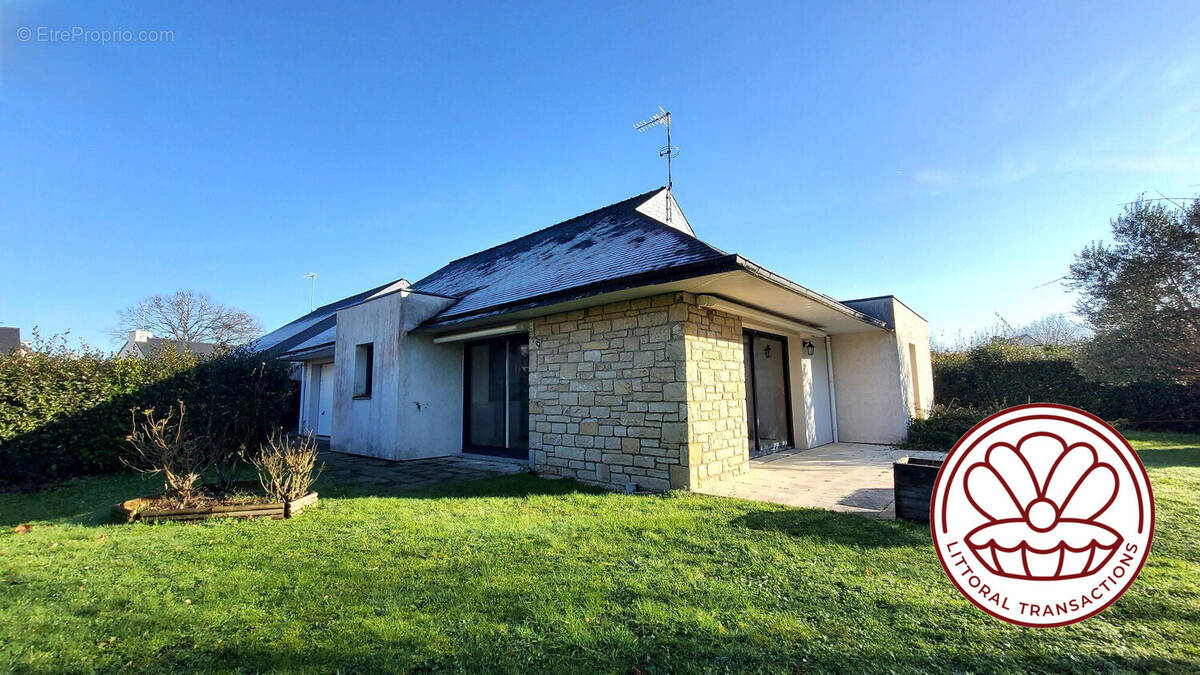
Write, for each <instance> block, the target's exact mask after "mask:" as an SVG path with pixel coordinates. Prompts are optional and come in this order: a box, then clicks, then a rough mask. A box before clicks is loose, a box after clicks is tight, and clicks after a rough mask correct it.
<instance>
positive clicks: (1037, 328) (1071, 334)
mask: <svg viewBox="0 0 1200 675" xmlns="http://www.w3.org/2000/svg"><path fill="white" fill-rule="evenodd" d="M1018 332H1019V333H1022V334H1025V335H1028V336H1029V337H1031V338H1033V339H1034V340H1035V341H1036V342H1038V343H1040V344H1043V345H1051V346H1055V347H1070V346H1072V345H1077V344H1079V343H1081V342H1083V341H1084V340H1086V339H1088V337H1090V335H1091V331H1089V330H1088V329H1087V327H1086V326H1084V325H1083V324H1081V323H1079V322H1078V321H1075V320H1073V319H1072V318H1071V317H1070V316H1068V315H1066V314H1047V315H1045V316H1043V317H1042V318H1040V319H1036V320H1034V321H1031V322H1029V323H1027V324H1025V325H1024V326H1021V327H1020V328H1019V329H1018Z"/></svg>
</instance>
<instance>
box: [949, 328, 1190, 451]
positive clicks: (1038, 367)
mask: <svg viewBox="0 0 1200 675" xmlns="http://www.w3.org/2000/svg"><path fill="white" fill-rule="evenodd" d="M1071 356H1072V355H1071V353H1070V352H1069V351H1066V350H1062V349H1044V348H1038V347H1022V346H1020V345H1009V344H989V345H984V346H982V347H976V348H975V349H971V350H968V351H965V352H953V353H940V354H936V355H935V356H934V360H933V391H934V395H935V396H936V397H937V400H938V402H940V403H942V404H946V405H954V406H965V407H973V408H990V407H994V406H997V405H1017V404H1020V403H1039V402H1051V403H1063V404H1066V405H1071V406H1075V407H1076V408H1082V409H1084V410H1087V411H1088V412H1091V413H1093V414H1095V415H1097V416H1099V417H1102V418H1104V419H1106V420H1112V421H1116V422H1119V423H1120V424H1121V425H1122V426H1126V427H1129V428H1137V429H1156V430H1165V431H1198V430H1200V386H1198V385H1184V384H1178V383H1174V382H1133V383H1129V384H1111V383H1106V382H1096V381H1092V380H1088V379H1087V378H1085V377H1084V376H1083V375H1082V374H1080V372H1079V370H1078V369H1077V368H1076V367H1075V362H1074V361H1073V360H1072V358H1071Z"/></svg>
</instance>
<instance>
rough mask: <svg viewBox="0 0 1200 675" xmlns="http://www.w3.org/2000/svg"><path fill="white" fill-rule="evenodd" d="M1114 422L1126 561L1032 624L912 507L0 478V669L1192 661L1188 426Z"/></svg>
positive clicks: (1195, 610) (490, 485)
mask: <svg viewBox="0 0 1200 675" xmlns="http://www.w3.org/2000/svg"><path fill="white" fill-rule="evenodd" d="M1130 439H1131V441H1132V443H1133V445H1134V447H1135V449H1136V450H1137V451H1138V452H1139V454H1140V456H1141V458H1142V460H1143V462H1144V463H1145V464H1146V465H1147V467H1148V469H1149V472H1150V478H1151V482H1152V485H1153V487H1154V490H1155V497H1156V501H1157V504H1158V527H1157V534H1156V537H1155V541H1154V545H1153V548H1152V552H1151V554H1150V558H1149V561H1148V563H1147V565H1146V567H1145V569H1144V570H1143V572H1142V574H1141V576H1140V578H1139V579H1138V580H1137V582H1136V583H1134V585H1133V586H1132V587H1131V588H1130V590H1129V591H1128V592H1127V593H1126V594H1125V595H1124V596H1123V597H1122V598H1121V599H1119V600H1118V601H1117V602H1116V603H1115V604H1114V605H1113V606H1111V607H1109V608H1108V609H1107V610H1105V611H1104V612H1103V613H1101V614H1100V615H1098V616H1097V617H1095V618H1093V619H1089V620H1088V621H1085V622H1083V623H1082V624H1077V625H1074V626H1069V627H1065V628H1055V629H1049V630H1032V629H1024V628H1018V627H1016V626H1012V625H1009V624H1005V623H1002V622H1000V621H998V620H996V619H993V618H991V617H989V616H987V615H985V614H983V613H982V612H979V611H978V610H976V609H975V608H974V607H972V606H971V605H970V604H969V603H968V602H967V601H966V600H965V599H964V598H963V597H962V596H961V595H959V594H958V592H957V591H955V590H954V588H953V587H952V586H951V585H950V582H949V580H948V579H947V578H946V576H945V575H944V573H943V572H942V570H941V568H940V566H939V564H938V562H937V559H936V557H935V555H934V553H933V550H932V548H931V547H930V544H929V530H928V528H926V527H923V526H920V525H914V524H911V523H906V522H903V521H885V520H880V519H872V518H863V517H860V516H855V515H847V514H837V513H831V512H826V511H819V510H812V509H795V508H788V507H782V506H776V505H771V504H765V503H756V502H746V501H740V500H734V499H723V498H715V497H705V496H700V495H691V494H686V493H671V494H667V495H664V496H656V497H646V496H629V495H619V494H609V493H603V492H599V491H596V490H593V489H590V488H587V487H584V486H581V485H578V484H575V483H571V482H565V481H547V480H540V479H537V478H534V477H531V476H527V475H517V476H507V477H501V478H494V479H488V480H484V481H479V482H475V483H467V484H460V485H457V486H452V487H448V488H445V489H442V490H437V491H430V492H418V493H409V494H382V493H378V492H375V491H373V489H372V488H371V487H370V486H363V485H353V484H339V483H337V482H335V481H333V480H332V479H331V478H330V477H328V476H323V477H322V478H320V479H319V481H318V484H317V486H316V487H317V490H318V491H319V492H320V493H321V504H320V507H319V508H317V509H314V510H311V511H307V512H305V513H304V515H303V516H302V517H300V518H294V519H290V520H269V519H259V520H254V521H246V520H232V519H218V520H207V521H204V522H201V523H163V524H159V525H135V526H129V525H120V524H114V523H113V521H112V520H111V515H110V513H109V510H108V508H107V506H106V505H108V504H112V503H114V502H116V501H118V500H120V499H122V498H124V497H125V496H126V495H129V494H142V493H145V492H146V491H147V489H149V488H150V487H151V486H152V485H153V484H154V479H150V478H147V477H144V476H142V475H137V474H124V475H114V476H105V477H94V478H88V479H79V480H73V481H69V482H67V483H65V484H62V485H59V486H56V487H54V488H51V489H47V490H43V491H39V492H36V493H33V494H22V493H18V492H10V493H6V494H0V526H3V527H2V533H0V586H2V587H3V589H4V592H3V593H0V670H4V671H17V672H21V671H55V672H85V671H94V670H121V669H125V670H135V671H157V672H166V671H180V670H198V669H219V670H230V669H232V670H241V671H261V670H289V671H290V670H295V671H323V672H326V671H336V670H341V671H355V672H361V671H379V670H384V671H411V670H419V671H433V670H464V671H471V672H477V671H513V670H518V669H529V670H542V671H545V670H550V671H589V672H595V671H607V672H637V671H641V672H662V671H670V672H700V671H704V672H712V671H741V670H750V671H783V670H789V671H795V670H823V671H840V672H880V671H893V672H914V671H920V670H929V669H938V670H960V671H976V672H995V671H1014V670H1020V671H1065V670H1074V671H1078V670H1089V671H1109V672H1120V671H1142V670H1154V671H1166V672H1170V671H1174V672H1196V671H1197V670H1198V669H1200V437H1198V436H1194V435H1185V434H1164V433H1148V432H1132V433H1131V434H1130ZM20 525H26V526H28V528H29V529H28V530H27V531H25V532H24V533H21V534H18V533H16V532H14V528H16V527H17V526H20Z"/></svg>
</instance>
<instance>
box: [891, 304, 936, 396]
mask: <svg viewBox="0 0 1200 675" xmlns="http://www.w3.org/2000/svg"><path fill="white" fill-rule="evenodd" d="M895 317H896V318H895V325H896V339H897V340H898V341H899V343H900V344H899V349H900V352H901V354H902V356H903V358H902V360H901V363H902V364H903V370H902V373H901V378H902V380H903V381H902V387H903V389H904V401H905V407H906V408H907V410H908V414H909V416H910V417H923V416H924V415H925V414H927V413H928V412H929V411H930V409H932V408H933V360H932V359H931V358H930V355H929V322H927V321H925V319H922V318H921V317H920V316H918V315H917V314H916V313H915V312H913V311H912V310H911V309H909V308H907V307H905V306H904V305H903V304H901V303H899V302H897V303H896V309H895ZM910 345H911V347H912V349H910ZM914 352H915V356H916V359H915V360H913V359H912V358H910V355H912V354H913V353H914ZM914 379H915V380H916V383H917V386H916V391H915V392H914V389H913V380H914ZM914 393H915V394H916V396H914Z"/></svg>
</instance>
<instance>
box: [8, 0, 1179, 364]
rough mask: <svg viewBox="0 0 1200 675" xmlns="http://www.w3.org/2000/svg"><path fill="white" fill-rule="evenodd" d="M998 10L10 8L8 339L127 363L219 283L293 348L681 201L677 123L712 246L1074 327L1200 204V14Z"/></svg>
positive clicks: (704, 234)
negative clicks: (1130, 214) (1101, 292)
mask: <svg viewBox="0 0 1200 675" xmlns="http://www.w3.org/2000/svg"><path fill="white" fill-rule="evenodd" d="M987 4H988V5H989V6H984V5H983V4H982V3H980V4H979V5H978V6H972V3H944V4H933V3H915V2H904V3H897V2H878V3H869V4H862V5H853V4H846V3H828V2H809V3H783V4H776V5H772V4H761V5H743V4H741V3H731V2H721V3H713V4H711V5H708V6H703V5H701V4H697V3H687V4H681V5H678V6H672V5H671V4H670V3H665V2H635V3H627V4H625V3H611V2H610V3H589V5H587V6H585V5H582V4H580V5H578V6H577V7H575V8H571V7H570V6H569V5H568V4H567V3H547V4H545V5H540V6H535V5H533V4H528V3H493V2H487V3H480V4H477V5H474V4H456V3H446V2H423V3H417V4H412V5H408V6H402V5H400V4H399V3H392V2H378V3H335V2H327V1H326V2H319V3H316V2H314V3H302V2H295V1H290V2H277V3H268V2H254V3H247V2H190V3H182V2H120V3H118V2H111V3H109V2H93V1H87V2H55V1H43V2H32V1H20V0H17V1H14V0H8V1H7V2H4V3H3V4H0V111H2V112H0V115H2V118H0V324H2V325H10V326H11V325H17V326H20V327H21V328H22V329H23V333H28V332H29V329H30V328H32V327H33V326H39V327H40V328H41V331H42V332H43V333H55V332H61V331H64V330H67V329H70V330H71V331H72V334H73V335H74V336H76V337H79V338H83V339H86V340H87V341H89V342H91V343H93V344H96V345H99V346H103V347H105V348H112V347H116V346H119V344H116V345H114V344H113V343H112V342H111V341H110V339H109V338H108V337H107V335H106V332H107V330H108V329H110V328H111V327H112V326H113V325H114V324H115V321H116V316H117V310H118V309H120V308H121V307H123V306H126V305H129V304H131V303H133V302H134V301H136V300H137V299H138V298H140V297H142V296H145V295H149V294H153V293H158V292H163V293H166V292H171V291H174V290H177V289H185V288H194V289H198V290H204V291H208V292H210V293H211V294H212V295H213V296H214V297H215V298H216V299H218V300H220V301H223V302H226V303H229V304H232V305H234V306H237V307H240V308H242V309H245V310H247V311H249V312H251V313H253V314H255V315H256V316H258V317H259V318H260V319H261V321H262V322H263V325H264V327H265V328H266V329H268V330H270V329H272V328H275V327H277V326H278V325H280V324H282V323H284V322H286V321H289V320H291V319H292V318H295V317H296V316H298V315H299V314H302V313H303V312H305V311H307V309H308V303H309V286H308V284H309V282H308V281H306V280H304V279H303V278H302V277H303V275H304V274H306V273H308V272H317V273H318V274H319V275H320V278H319V280H318V281H317V287H316V294H317V302H318V304H320V303H322V302H328V301H332V300H335V299H337V298H340V297H343V296H346V295H349V294H352V293H355V292H357V291H360V290H364V289H366V288H368V287H371V286H374V285H377V284H380V283H383V282H386V281H391V280H394V279H396V278H399V277H405V278H408V279H410V280H413V281H415V280H417V279H419V278H420V277H422V276H424V275H425V274H428V273H429V272H431V271H433V270H435V269H436V268H437V267H439V266H440V265H441V264H443V263H444V262H447V261H449V260H451V259H453V258H457V257H460V256H463V255H466V254H469V253H472V252H474V251H477V250H479V249H482V248H485V247H488V246H491V245H494V244H497V243H500V242H503V241H506V240H508V239H511V238H513V237H516V236H519V235H521V234H524V233H526V232H529V231H531V230H533V229H537V228H540V227H543V226H546V225H549V224H552V223H555V222H558V221H560V220H563V219H566V218H569V217H571V216H573V215H576V214H579V213H582V212H585V211H589V210H592V209H594V208H597V207H599V206H602V205H605V204H608V203H611V202H614V201H618V200H621V199H623V198H625V197H628V196H631V195H634V194H638V193H641V192H643V191H646V190H648V189H650V188H652V187H654V186H657V185H662V184H664V183H665V182H666V176H665V166H664V164H663V162H662V161H661V160H659V159H658V157H657V155H656V152H657V150H658V147H659V146H660V145H662V143H663V140H662V138H661V137H660V135H659V134H657V133H656V134H652V135H651V134H647V135H639V134H636V133H634V132H633V130H632V125H633V123H634V122H636V121H638V120H640V119H643V118H645V117H647V116H648V115H650V114H651V113H653V112H654V111H655V110H656V109H657V106H659V105H663V106H665V107H667V108H668V109H669V110H671V111H672V112H673V113H674V119H675V125H674V130H675V142H676V144H677V145H679V146H680V147H681V148H682V154H681V156H680V157H679V159H678V160H677V161H676V164H675V187H676V195H677V197H678V199H679V202H680V204H681V205H682V207H683V209H684V211H685V212H686V213H687V215H688V217H689V219H690V220H691V222H692V224H693V225H694V226H695V228H696V231H697V233H698V234H699V235H700V237H701V238H703V239H705V240H706V241H709V242H711V243H713V244H714V245H716V246H718V247H720V248H723V249H725V250H727V251H730V252H737V253H741V254H743V255H745V256H746V257H748V258H750V259H751V260H754V261H755V262H758V263H759V264H762V265H764V266H766V267H768V268H770V269H772V270H773V271H776V272H778V273H781V274H783V275H785V276H787V277H789V278H791V279H793V280H795V281H797V282H799V283H801V284H804V285H806V286H809V287H811V288H813V289H815V290H818V291H821V292H824V293H827V294H829V295H832V296H834V297H837V298H842V299H847V298H856V297H862V296H869V295H879V294H885V293H892V294H895V295H897V296H899V297H900V298H902V299H903V300H904V301H905V302H907V303H908V304H910V305H911V306H912V307H914V308H915V309H916V310H917V311H919V312H921V313H922V314H923V315H924V316H925V317H926V318H928V319H929V320H930V322H931V323H932V328H933V331H934V334H935V336H937V335H942V336H943V337H945V338H952V337H953V336H954V335H955V334H956V333H957V332H958V331H965V332H970V331H972V330H974V329H976V328H979V327H981V326H983V325H985V324H989V323H991V322H992V321H993V318H994V317H993V314H994V313H996V312H998V313H1000V314H1001V315H1003V316H1004V317H1005V318H1007V319H1008V320H1010V321H1012V322H1014V323H1016V322H1021V321H1025V320H1029V319H1033V318H1036V317H1038V316H1040V315H1042V314H1044V313H1048V312H1058V311H1064V310H1069V309H1070V307H1071V304H1072V299H1071V297H1070V296H1069V295H1067V294H1066V293H1065V292H1064V291H1063V290H1062V289H1061V288H1059V287H1057V286H1055V285H1050V286H1046V287H1043V288H1039V289H1035V288H1034V287H1035V286H1037V285H1038V284H1041V283H1043V282H1046V281H1050V280H1052V279H1055V278H1057V277H1059V276H1061V275H1062V274H1063V273H1064V272H1065V270H1066V267H1067V265H1068V264H1069V263H1070V262H1071V259H1072V255H1073V254H1074V252H1076V251H1077V250H1078V249H1080V248H1081V247H1082V246H1084V245H1085V244H1086V243H1087V242H1089V241H1090V240H1093V239H1098V238H1103V237H1106V236H1107V235H1108V220H1109V218H1111V217H1112V216H1113V215H1115V214H1116V213H1117V212H1118V211H1119V209H1120V206H1119V205H1120V204H1121V203H1123V202H1127V201H1129V200H1132V199H1134V198H1135V197H1136V196H1137V195H1138V194H1139V193H1141V192H1147V193H1148V194H1149V196H1155V197H1156V196H1158V195H1157V193H1156V192H1155V191H1158V190H1161V191H1162V192H1163V193H1165V194H1166V195H1168V196H1172V197H1175V196H1190V195H1195V194H1196V193H1197V192H1200V42H1198V36H1200V6H1198V5H1197V4H1196V3H1195V2H1180V3H1172V2H1155V3H1138V4H1139V6H1137V7H1136V8H1134V7H1130V6H1128V5H1129V3H1112V4H1111V5H1106V3H1101V2H1086V3H1079V4H1072V3H1065V2H1051V3H987ZM75 27H79V28H81V29H84V30H87V31H99V30H106V29H107V30H114V29H127V30H130V31H132V33H133V41H132V42H110V43H109V44H99V43H98V42H97V41H96V40H95V39H88V38H87V37H86V36H80V37H77V38H75V39H74V40H73V41H64V40H62V39H59V40H58V41H55V40H54V39H53V37H54V35H53V34H52V33H50V32H49V31H50V30H51V29H54V30H65V31H67V32H68V34H69V33H70V31H71V30H72V29H74V28H75ZM22 29H28V31H27V32H24V33H22ZM143 30H150V31H170V32H171V33H172V35H171V37H170V39H168V40H164V41H158V42H148V41H138V39H139V33H140V31H143ZM39 31H40V33H39ZM23 37H24V38H28V39H26V40H23V39H22V38H23Z"/></svg>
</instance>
